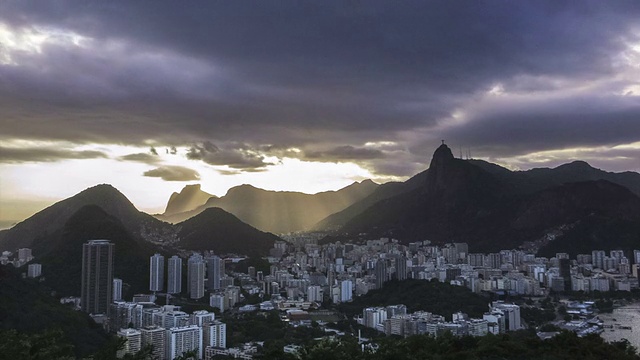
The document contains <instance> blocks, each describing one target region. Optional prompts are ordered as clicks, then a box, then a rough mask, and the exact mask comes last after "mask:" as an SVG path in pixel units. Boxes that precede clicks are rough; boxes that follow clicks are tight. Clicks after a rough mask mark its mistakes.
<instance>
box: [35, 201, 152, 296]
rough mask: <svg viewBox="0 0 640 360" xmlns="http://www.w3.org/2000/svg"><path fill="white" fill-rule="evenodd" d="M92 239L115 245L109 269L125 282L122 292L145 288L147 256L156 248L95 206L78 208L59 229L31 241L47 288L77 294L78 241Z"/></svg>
mask: <svg viewBox="0 0 640 360" xmlns="http://www.w3.org/2000/svg"><path fill="white" fill-rule="evenodd" d="M92 239H107V240H110V241H111V242H112V243H113V244H115V248H114V251H115V252H114V255H113V256H114V264H113V272H114V277H117V278H121V279H123V281H124V283H125V284H126V285H125V287H124V288H123V291H125V294H123V295H125V296H127V295H128V296H130V295H132V294H133V293H135V292H144V291H146V290H148V285H149V283H148V278H149V257H150V256H151V255H153V254H154V252H155V251H156V250H157V249H156V248H155V247H154V246H153V245H152V244H150V243H147V242H144V241H142V240H136V239H135V238H134V237H133V235H132V234H131V233H130V232H129V231H128V230H127V229H126V228H125V226H124V225H123V224H122V222H121V221H120V220H119V219H117V218H116V217H114V216H111V215H109V214H107V213H106V212H105V211H104V210H103V209H101V208H100V207H98V206H96V205H88V206H85V207H83V208H81V209H80V210H78V211H77V212H76V213H75V214H74V215H73V216H72V217H71V218H70V219H69V220H68V221H67V222H66V224H65V225H64V226H63V227H62V228H60V229H58V230H57V231H55V232H54V233H52V234H49V235H47V236H45V237H42V238H39V239H37V240H36V241H35V243H34V248H33V253H34V256H36V258H37V261H38V262H40V263H42V273H43V275H44V276H45V278H46V283H47V284H48V285H49V286H51V288H53V289H55V290H56V291H58V292H59V294H60V295H62V296H79V295H80V275H81V273H82V244H84V243H86V242H87V241H88V240H92ZM127 290H128V291H127Z"/></svg>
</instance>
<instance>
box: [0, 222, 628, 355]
mask: <svg viewBox="0 0 640 360" xmlns="http://www.w3.org/2000/svg"><path fill="white" fill-rule="evenodd" d="M317 240H318V237H317V236H314V235H313V234H312V235H296V236H291V237H289V238H288V239H287V241H278V242H276V243H275V245H274V247H273V249H271V252H270V255H271V256H269V257H268V258H267V260H268V261H269V263H270V268H269V270H268V272H263V271H259V270H256V268H254V267H249V269H248V271H247V273H246V274H244V273H230V274H231V275H233V276H229V274H227V273H226V271H225V270H226V269H225V259H222V258H220V257H219V256H217V255H215V254H213V253H211V252H204V253H192V254H190V255H189V256H188V257H187V256H183V257H180V256H178V255H175V256H172V257H170V258H169V259H165V257H164V256H163V255H161V254H155V255H153V256H151V258H150V260H149V290H150V294H147V295H136V296H134V298H133V300H132V301H123V298H122V287H123V283H122V280H121V279H117V278H114V277H113V254H114V244H113V243H111V242H110V241H108V240H91V241H88V242H87V243H85V244H83V262H82V279H81V297H80V299H79V301H76V302H75V304H76V305H79V307H80V308H81V310H82V311H85V312H87V313H89V314H91V316H92V317H93V318H94V319H95V320H96V321H97V322H99V323H102V324H104V325H105V327H106V328H108V329H110V330H111V331H112V332H115V333H117V334H118V335H119V336H121V337H123V338H126V339H127V342H126V345H125V349H123V352H124V353H134V352H136V351H138V350H139V349H141V348H142V347H144V346H146V345H150V344H151V345H153V349H154V356H156V357H157V358H159V359H173V358H174V357H177V356H179V355H181V354H183V353H184V352H186V351H190V350H196V351H197V353H198V358H208V357H212V356H215V355H229V356H235V357H241V358H250V357H251V355H250V354H251V351H246V352H245V351H243V350H237V351H236V350H233V351H231V350H230V349H227V348H226V325H225V324H224V323H222V322H220V321H219V320H216V318H215V314H214V313H211V312H206V311H197V312H194V313H192V314H187V313H185V312H183V311H181V310H180V307H178V306H172V305H165V306H159V305H157V304H156V303H155V300H156V296H163V295H165V296H166V297H167V304H168V303H169V300H170V297H171V296H177V295H178V294H183V295H184V294H185V293H186V296H187V297H188V298H190V299H193V300H195V301H199V302H201V301H202V299H203V298H205V296H207V295H208V302H209V305H210V306H211V307H214V308H218V309H219V310H220V311H221V312H224V311H228V310H229V309H233V308H234V307H236V308H237V304H238V303H239V302H241V301H242V300H243V295H242V293H245V294H249V295H258V296H259V298H261V299H262V300H264V301H263V302H262V303H260V304H258V305H245V306H243V307H240V308H238V309H237V311H239V312H243V311H256V310H264V311H269V310H273V309H278V310H281V311H283V312H286V313H287V317H288V318H289V320H290V321H294V320H296V321H297V320H299V321H307V322H308V323H310V321H308V313H307V311H308V310H310V309H317V308H320V307H321V304H322V303H323V302H327V301H330V302H333V303H340V302H349V301H352V300H353V298H354V297H356V296H360V295H363V294H366V293H367V292H368V291H370V290H372V289H378V288H381V287H382V286H383V284H384V283H385V282H387V281H390V280H393V279H395V280H405V279H409V278H412V279H425V280H431V279H437V280H438V281H441V282H447V283H450V284H453V285H458V286H465V287H467V288H469V289H470V290H471V291H473V292H481V291H493V292H509V293H513V294H519V295H532V296H543V295H547V294H548V292H549V291H551V290H555V291H567V290H574V291H586V292H589V291H595V290H599V291H608V290H626V291H630V290H631V289H633V288H637V287H638V266H639V265H638V264H640V250H635V251H634V252H633V259H632V260H633V262H632V261H629V259H628V258H627V257H626V255H625V254H624V252H623V251H620V250H613V251H610V252H609V256H607V254H606V253H605V252H604V251H601V250H594V251H593V252H592V253H591V254H580V255H578V256H577V257H576V258H575V259H570V257H569V255H568V254H565V253H558V254H556V256H555V257H552V258H544V257H536V256H535V255H534V254H530V253H527V252H525V251H521V250H502V251H499V252H496V253H489V254H482V253H469V248H468V245H467V244H466V243H451V244H445V245H444V246H436V245H432V244H431V243H430V242H429V241H422V242H414V243H409V244H408V245H403V244H400V243H399V242H398V241H397V240H392V239H387V238H381V239H377V240H368V241H366V242H364V243H363V244H351V243H347V244H342V243H340V242H337V243H332V244H326V245H318V242H317ZM17 255H18V256H17V258H16V259H14V260H10V259H9V258H10V256H11V254H8V253H6V252H5V253H3V254H2V257H1V258H0V261H2V262H3V263H8V262H13V263H14V264H23V265H24V264H26V263H27V262H30V261H31V260H32V259H33V256H32V255H31V251H30V249H20V250H19V251H18V254H17ZM183 261H184V262H186V264H183ZM183 269H186V274H185V275H186V276H183ZM40 275H41V266H40V265H39V264H30V265H29V268H28V276H29V277H37V276H40ZM185 279H186V284H183V282H184V281H185ZM185 290H186V291H185ZM72 300H73V299H64V301H67V302H68V301H72ZM358 321H359V322H360V323H361V324H362V325H364V326H367V327H370V328H373V329H376V330H378V331H380V332H384V333H385V334H389V335H400V336H409V335H414V334H431V335H433V336H438V335H440V334H442V333H443V332H451V333H453V334H457V335H467V334H469V335H476V336H482V335H484V334H487V333H495V334H498V333H502V332H504V331H509V330H517V329H519V328H520V308H519V307H518V306H517V305H513V304H505V303H501V302H494V303H492V305H491V307H490V309H489V311H488V312H487V313H485V314H484V315H483V317H482V319H469V318H468V316H466V315H465V314H462V313H458V314H454V316H453V318H452V320H451V321H445V319H444V317H442V316H439V315H435V314H431V313H428V312H414V313H411V314H408V313H407V311H406V307H405V306H404V305H394V306H387V307H377V308H367V309H364V311H363V314H362V317H361V318H359V319H358Z"/></svg>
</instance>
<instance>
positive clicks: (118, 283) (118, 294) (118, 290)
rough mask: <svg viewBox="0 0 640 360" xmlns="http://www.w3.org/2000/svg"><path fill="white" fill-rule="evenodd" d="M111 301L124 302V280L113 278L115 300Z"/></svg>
mask: <svg viewBox="0 0 640 360" xmlns="http://www.w3.org/2000/svg"><path fill="white" fill-rule="evenodd" d="M111 300H113V301H121V300H122V279H118V278H113V298H112V299H111Z"/></svg>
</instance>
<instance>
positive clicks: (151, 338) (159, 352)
mask: <svg viewBox="0 0 640 360" xmlns="http://www.w3.org/2000/svg"><path fill="white" fill-rule="evenodd" d="M166 332H167V331H166V330H165V329H164V328H161V327H159V326H147V327H144V328H142V329H140V333H141V334H142V346H147V345H151V347H152V350H151V355H152V357H153V358H154V359H158V360H165V359H166V357H165V348H166V344H167V342H166V340H165V337H166Z"/></svg>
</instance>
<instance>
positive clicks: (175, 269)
mask: <svg viewBox="0 0 640 360" xmlns="http://www.w3.org/2000/svg"><path fill="white" fill-rule="evenodd" d="M168 264H169V265H168V272H167V278H168V280H167V293H168V294H180V293H181V292H182V259H181V258H179V257H178V256H176V255H174V256H172V257H171V258H170V259H169V262H168Z"/></svg>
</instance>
